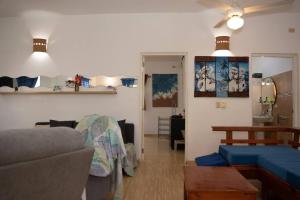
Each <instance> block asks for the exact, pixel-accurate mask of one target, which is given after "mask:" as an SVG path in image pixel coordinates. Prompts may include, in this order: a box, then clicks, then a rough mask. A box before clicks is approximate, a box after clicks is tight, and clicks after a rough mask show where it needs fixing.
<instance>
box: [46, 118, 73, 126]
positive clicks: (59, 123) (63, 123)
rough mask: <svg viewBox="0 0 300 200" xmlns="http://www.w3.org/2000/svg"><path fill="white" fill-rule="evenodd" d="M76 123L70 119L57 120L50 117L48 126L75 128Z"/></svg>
mask: <svg viewBox="0 0 300 200" xmlns="http://www.w3.org/2000/svg"><path fill="white" fill-rule="evenodd" d="M76 125H77V123H76V121H75V120H70V121H57V120H52V119H50V127H69V128H75V127H76Z"/></svg>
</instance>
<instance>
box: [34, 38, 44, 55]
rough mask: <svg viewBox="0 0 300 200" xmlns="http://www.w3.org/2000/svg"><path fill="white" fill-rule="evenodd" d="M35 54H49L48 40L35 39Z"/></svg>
mask: <svg viewBox="0 0 300 200" xmlns="http://www.w3.org/2000/svg"><path fill="white" fill-rule="evenodd" d="M32 50H33V52H47V40H46V39H42V38H33V47H32Z"/></svg>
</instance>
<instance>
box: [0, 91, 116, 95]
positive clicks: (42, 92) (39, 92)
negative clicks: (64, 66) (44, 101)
mask: <svg viewBox="0 0 300 200" xmlns="http://www.w3.org/2000/svg"><path fill="white" fill-rule="evenodd" d="M25 94H117V91H116V90H107V91H79V92H74V91H61V92H51V91H19V92H0V95H25Z"/></svg>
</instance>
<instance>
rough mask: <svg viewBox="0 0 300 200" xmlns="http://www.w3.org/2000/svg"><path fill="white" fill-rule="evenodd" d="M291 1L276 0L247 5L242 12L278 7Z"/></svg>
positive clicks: (291, 0) (248, 12) (254, 11)
mask: <svg viewBox="0 0 300 200" xmlns="http://www.w3.org/2000/svg"><path fill="white" fill-rule="evenodd" d="M293 2H294V0H281V1H277V2H270V3H265V4H260V5H255V6H249V7H246V8H244V14H252V13H257V12H263V11H267V10H271V9H274V8H280V7H283V6H287V5H291V4H292V3H293Z"/></svg>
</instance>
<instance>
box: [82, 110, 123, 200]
mask: <svg viewBox="0 0 300 200" xmlns="http://www.w3.org/2000/svg"><path fill="white" fill-rule="evenodd" d="M76 130H78V131H80V132H81V133H82V134H83V135H84V138H85V144H86V145H89V146H92V147H94V148H95V153H94V156H93V159H92V164H91V169H90V174H91V175H94V176H101V177H104V176H107V175H109V174H111V173H112V171H113V170H114V169H115V168H116V169H117V170H116V173H117V177H116V179H117V180H116V183H115V185H114V186H113V187H112V188H113V189H114V190H116V193H115V197H114V199H116V200H117V199H121V197H122V196H121V195H122V181H123V180H122V178H123V175H122V160H123V158H124V157H125V156H126V150H125V146H124V142H123V138H122V134H121V130H120V127H119V125H118V122H117V121H116V120H115V119H114V118H112V117H108V116H99V115H96V114H94V115H89V116H86V117H84V118H83V119H82V120H80V121H79V123H78V125H77V127H76ZM116 160H117V166H115V161H116Z"/></svg>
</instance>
